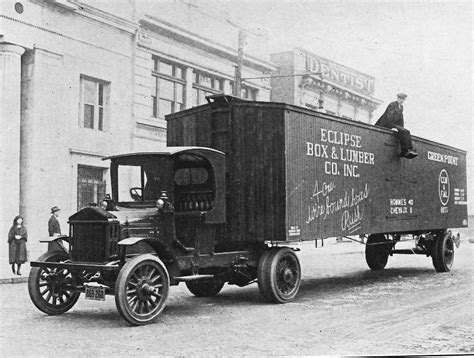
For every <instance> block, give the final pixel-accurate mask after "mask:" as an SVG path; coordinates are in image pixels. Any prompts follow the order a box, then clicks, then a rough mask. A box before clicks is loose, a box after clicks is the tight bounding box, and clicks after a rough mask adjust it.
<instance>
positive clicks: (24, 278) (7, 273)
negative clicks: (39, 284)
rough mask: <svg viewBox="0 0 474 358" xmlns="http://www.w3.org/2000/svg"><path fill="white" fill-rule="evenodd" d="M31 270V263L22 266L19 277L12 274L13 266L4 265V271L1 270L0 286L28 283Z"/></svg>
mask: <svg viewBox="0 0 474 358" xmlns="http://www.w3.org/2000/svg"><path fill="white" fill-rule="evenodd" d="M30 269H31V266H30V263H29V262H25V263H24V264H23V265H21V276H18V275H15V274H14V273H13V272H12V270H11V265H6V266H5V265H2V269H1V270H0V284H2V283H23V282H28V275H29V274H30Z"/></svg>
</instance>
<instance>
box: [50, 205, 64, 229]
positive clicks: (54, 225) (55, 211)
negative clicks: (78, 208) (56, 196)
mask: <svg viewBox="0 0 474 358" xmlns="http://www.w3.org/2000/svg"><path fill="white" fill-rule="evenodd" d="M60 210H61V209H59V208H58V207H57V206H53V207H52V208H51V217H50V218H49V221H48V233H49V236H58V235H61V226H60V225H59V221H58V219H57V217H58V215H59V211H60Z"/></svg>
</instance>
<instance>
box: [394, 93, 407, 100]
mask: <svg viewBox="0 0 474 358" xmlns="http://www.w3.org/2000/svg"><path fill="white" fill-rule="evenodd" d="M407 97H408V96H407V95H406V94H405V93H403V92H401V93H399V94H397V98H403V99H405V98H407Z"/></svg>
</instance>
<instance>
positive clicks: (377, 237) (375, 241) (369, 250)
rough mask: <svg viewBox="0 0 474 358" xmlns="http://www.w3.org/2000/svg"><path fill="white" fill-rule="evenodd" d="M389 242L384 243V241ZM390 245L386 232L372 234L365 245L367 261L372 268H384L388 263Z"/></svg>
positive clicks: (375, 269)
mask: <svg viewBox="0 0 474 358" xmlns="http://www.w3.org/2000/svg"><path fill="white" fill-rule="evenodd" d="M385 242H386V243H387V244H386V245H384V243H385ZM389 250H390V246H389V243H388V240H387V238H386V237H385V235H384V234H374V235H370V236H369V238H368V239H367V244H366V246H365V261H367V265H369V267H370V269H371V270H374V271H377V270H383V269H384V268H385V266H386V265H387V261H388V256H389Z"/></svg>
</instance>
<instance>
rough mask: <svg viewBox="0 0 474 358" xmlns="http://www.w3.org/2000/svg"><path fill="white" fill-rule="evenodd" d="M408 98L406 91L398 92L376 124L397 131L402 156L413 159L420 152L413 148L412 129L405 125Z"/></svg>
mask: <svg viewBox="0 0 474 358" xmlns="http://www.w3.org/2000/svg"><path fill="white" fill-rule="evenodd" d="M406 98H407V95H406V94H405V93H399V94H397V100H396V101H395V102H392V103H390V104H389V105H388V106H387V109H386V110H385V112H384V114H382V116H381V117H380V118H379V120H378V121H377V123H375V125H376V126H379V127H385V128H390V129H392V130H394V131H396V132H397V136H398V139H399V140H400V146H401V148H402V152H401V153H400V156H401V157H404V158H407V159H413V158H415V157H417V156H418V154H417V153H416V152H415V151H414V150H413V144H412V142H411V134H410V131H409V130H408V129H405V127H404V125H405V123H404V120H403V102H405V99H406Z"/></svg>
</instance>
